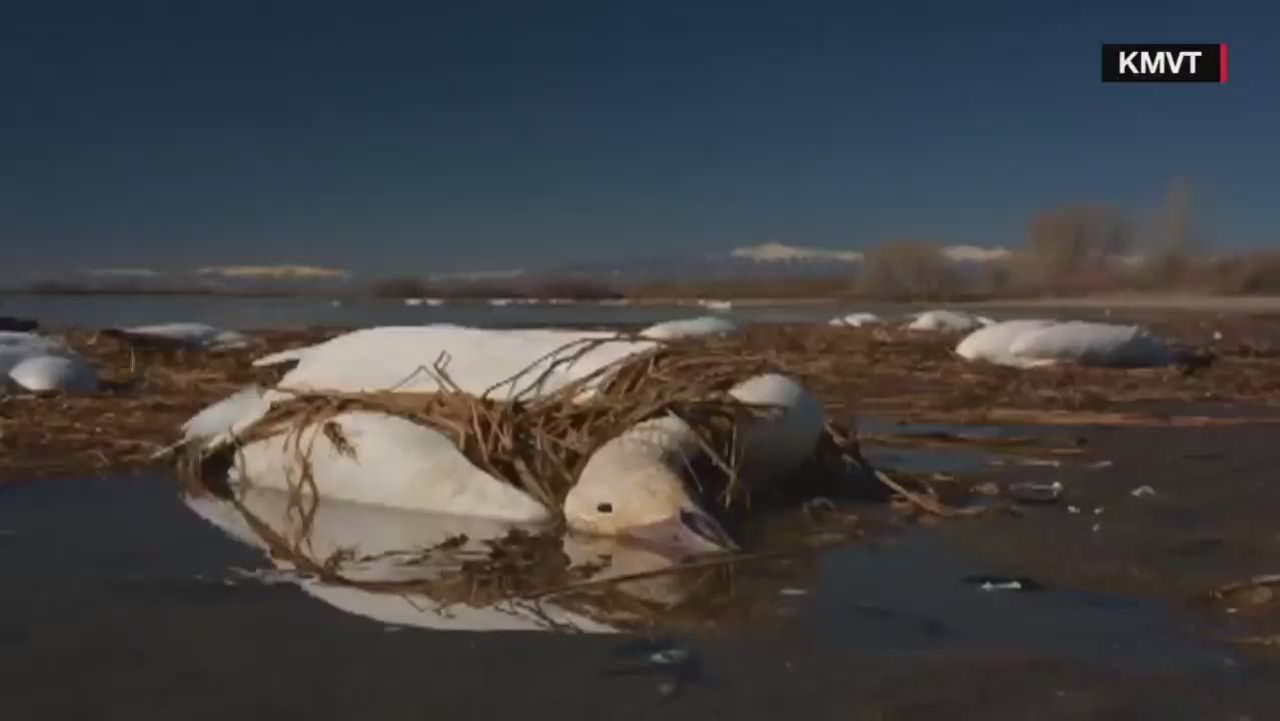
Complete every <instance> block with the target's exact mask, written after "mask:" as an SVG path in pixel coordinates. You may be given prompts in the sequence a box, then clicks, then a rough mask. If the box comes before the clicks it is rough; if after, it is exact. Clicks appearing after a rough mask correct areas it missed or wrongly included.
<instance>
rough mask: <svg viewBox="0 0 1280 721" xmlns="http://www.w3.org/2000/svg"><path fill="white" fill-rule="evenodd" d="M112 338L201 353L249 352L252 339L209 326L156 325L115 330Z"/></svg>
mask: <svg viewBox="0 0 1280 721" xmlns="http://www.w3.org/2000/svg"><path fill="white" fill-rule="evenodd" d="M110 332H111V333H112V334H114V335H117V336H120V337H122V338H126V339H129V340H134V341H142V342H152V343H167V344H171V345H179V346H186V347H189V348H198V349H201V350H230V349H233V348H245V347H248V346H249V344H250V340H249V337H248V336H246V335H245V334H243V333H239V332H237V331H233V330H226V329H224V328H218V327H215V326H212V325H209V324H207V323H156V324H154V325H139V326H133V327H130V328H113V329H111V331H110Z"/></svg>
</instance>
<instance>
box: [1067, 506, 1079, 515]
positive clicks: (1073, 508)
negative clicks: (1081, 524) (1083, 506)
mask: <svg viewBox="0 0 1280 721" xmlns="http://www.w3.org/2000/svg"><path fill="white" fill-rule="evenodd" d="M1067 513H1070V514H1071V515H1073V516H1074V515H1076V514H1078V513H1080V507H1079V506H1067Z"/></svg>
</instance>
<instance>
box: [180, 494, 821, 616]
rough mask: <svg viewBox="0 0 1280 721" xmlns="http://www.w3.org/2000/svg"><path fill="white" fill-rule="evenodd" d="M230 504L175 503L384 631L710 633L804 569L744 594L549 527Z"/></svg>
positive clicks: (740, 588) (258, 501)
mask: <svg viewBox="0 0 1280 721" xmlns="http://www.w3.org/2000/svg"><path fill="white" fill-rule="evenodd" d="M239 503H240V505H239V506H237V505H235V504H233V503H231V502H228V501H224V500H220V499H217V498H213V497H211V496H199V497H196V496H190V497H187V498H186V504H187V506H188V507H189V508H191V510H193V511H195V513H197V514H198V515H200V516H201V517H202V518H204V519H206V520H208V521H209V522H211V523H213V524H214V525H216V526H218V527H219V528H221V529H222V530H223V531H225V532H226V533H228V534H230V535H231V536H232V537H234V538H236V539H238V540H239V541H241V542H243V543H246V544H249V545H252V546H254V547H257V548H260V549H262V550H263V551H265V552H267V554H268V556H269V557H270V558H271V560H272V562H273V564H274V565H275V566H276V568H277V569H279V570H280V571H285V572H288V577H291V578H293V579H294V580H295V581H296V583H297V584H298V585H299V586H300V587H301V588H302V589H303V590H304V591H305V592H306V593H307V594H309V595H311V596H313V597H315V598H317V599H319V600H321V601H324V602H325V603H328V604H330V605H332V606H334V607H336V608H339V609H341V610H344V611H347V612H349V613H353V614H356V615H360V616H364V617H367V618H371V619H374V620H376V621H380V622H382V623H388V624H394V625H405V626H417V627H422V628H432V629H448V630H475V631H480V630H483V631H498V630H530V631H532V630H556V631H574V632H587V633H610V632H619V631H626V630H637V629H641V628H645V629H651V628H654V627H655V626H659V625H662V626H672V627H674V628H690V627H705V626H707V625H712V626H721V625H724V624H726V623H731V622H733V621H734V620H735V619H741V618H743V617H746V616H750V615H753V614H758V613H761V612H762V611H763V612H766V613H773V612H774V611H775V610H776V609H774V605H768V606H765V605H761V604H759V603H758V601H759V600H760V598H761V597H771V598H775V599H776V597H777V596H778V595H779V594H778V589H780V588H782V587H784V586H786V585H794V580H790V581H789V580H788V579H789V578H792V579H793V577H794V576H795V575H796V573H797V572H798V571H800V570H802V569H804V568H807V567H809V566H810V565H811V564H809V563H804V562H797V559H794V558H790V559H783V560H780V561H779V562H777V563H770V562H768V561H760V562H755V563H753V564H752V566H753V571H754V570H758V571H759V572H756V573H753V574H752V578H753V579H755V582H754V584H743V583H741V581H739V582H738V583H734V577H733V569H732V564H729V563H725V562H719V561H717V562H714V563H703V564H701V565H700V566H699V565H697V564H689V565H688V567H687V568H686V566H680V567H679V568H677V564H678V560H677V559H672V558H668V557H666V556H664V555H662V554H660V553H658V552H655V551H652V550H649V549H646V548H641V547H636V546H630V545H624V544H621V543H619V542H617V541H614V540H612V539H603V538H582V537H576V536H571V535H564V536H561V535H559V534H557V533H556V532H555V529H552V528H548V527H537V526H518V525H513V524H510V523H504V522H500V521H492V520H487V519H480V518H471V517H455V516H444V515H436V514H425V513H415V512H408V511H400V510H395V509H388V508H379V507H374V506H363V505H358V504H350V503H342V502H335V501H329V500H324V501H322V502H320V503H318V504H316V505H315V507H314V509H313V511H311V512H310V513H304V512H301V511H300V509H298V508H297V507H294V506H291V503H290V497H289V496H288V495H287V494H285V493H281V492H278V491H272V490H265V489H246V490H244V492H243V494H242V495H241V497H240V500H239ZM309 510H311V509H309ZM780 574H781V575H780ZM753 594H754V595H753ZM753 599H755V601H753ZM774 615H776V613H774Z"/></svg>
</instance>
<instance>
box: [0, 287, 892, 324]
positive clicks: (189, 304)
mask: <svg viewBox="0 0 1280 721" xmlns="http://www.w3.org/2000/svg"><path fill="white" fill-rule="evenodd" d="M852 310H869V311H873V312H877V313H885V314H889V315H893V314H895V313H896V312H897V311H898V310H900V309H897V308H895V307H892V306H883V305H874V304H873V305H870V306H859V307H858V308H853V309H845V308H842V307H841V306H838V305H834V304H822V305H810V306H806V305H795V306H739V307H735V308H732V309H729V310H727V311H710V310H708V309H706V308H703V307H700V306H698V305H696V304H692V303H690V304H688V305H616V304H614V305H607V304H601V303H566V304H557V305H552V304H549V303H540V304H538V305H520V304H511V305H505V306H495V305H490V304H488V303H486V302H468V303H449V304H446V305H441V306H428V305H425V304H423V305H416V306H410V305H406V304H405V303H403V302H402V301H399V300H388V299H372V298H363V299H361V298H355V299H351V298H347V299H342V300H337V299H331V298H323V297H308V298H237V297H220V296H127V295H103V296H53V295H6V296H0V315H9V316H16V317H22V318H33V319H36V320H38V321H40V322H41V323H42V324H44V325H46V326H50V327H66V326H75V327H103V326H119V325H142V324H147V323H161V322H167V321H175V320H181V321H200V322H205V323H211V324H213V325H217V326H221V327H226V328H238V329H284V328H297V327H305V326H333V327H354V326H366V325H393V324H406V325H415V324H421V323H443V322H447V323H460V324H463V325H476V326H487V327H514V326H526V325H597V324H599V325H615V324H652V323H657V322H661V321H665V320H671V319H674V318H687V317H689V316H691V315H704V314H712V313H713V314H716V315H723V316H725V317H729V318H737V319H741V320H752V321H769V322H811V321H823V322H825V321H827V320H829V319H831V318H833V317H835V316H836V315H837V314H843V313H847V312H850V311H852Z"/></svg>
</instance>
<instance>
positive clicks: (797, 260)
mask: <svg viewBox="0 0 1280 721" xmlns="http://www.w3.org/2000/svg"><path fill="white" fill-rule="evenodd" d="M942 252H943V254H944V255H946V257H947V258H948V259H949V260H950V261H951V262H952V263H953V264H954V265H955V266H956V267H957V269H958V270H960V271H961V272H965V271H973V272H976V271H978V270H980V269H981V268H982V267H983V266H985V264H987V263H989V262H992V261H995V260H999V259H1002V258H1005V257H1008V256H1009V251H1008V250H1007V249H1004V248H982V247H977V246H971V245H956V246H947V247H945V248H943V251H942ZM863 258H864V255H863V253H862V252H861V251H857V250H847V249H833V248H812V247H802V246H794V245H786V244H783V243H763V244H760V245H753V246H744V247H740V248H734V249H732V250H730V251H728V252H724V253H716V254H708V255H702V256H687V257H679V256H637V257H628V258H622V259H618V258H612V259H579V260H574V261H568V262H562V263H548V264H544V265H541V266H539V267H530V268H510V269H503V270H476V271H471V272H452V273H436V274H428V273H423V274H422V275H421V276H418V277H419V279H421V280H425V281H427V282H428V283H444V284H450V285H459V284H460V285H466V284H486V285H487V284H508V283H509V284H513V285H525V284H536V283H538V282H539V281H545V280H550V279H557V280H582V281H591V282H596V283H605V284H610V285H615V286H626V285H634V284H640V283H658V282H676V283H678V282H685V281H694V280H730V279H742V280H752V279H774V278H787V277H796V278H804V277H809V278H812V277H823V276H826V277H830V276H842V275H847V274H851V273H853V272H856V270H857V268H858V266H859V265H860V264H861V263H862V262H863ZM388 275H397V276H411V275H414V274H413V273H412V271H408V270H405V271H397V272H392V273H388ZM372 280H375V278H372V277H363V278H360V277H356V276H355V275H354V274H353V273H351V272H349V271H347V270H344V269H341V268H327V267H319V266H311V265H302V264H286V265H228V266H211V267H204V268H197V269H191V270H183V271H162V270H156V269H152V268H146V267H121V268H95V269H90V270H85V271H80V272H75V273H66V274H61V275H58V276H50V277H45V278H42V279H40V281H39V283H38V284H39V286H41V287H44V288H45V289H56V288H59V287H67V288H71V287H78V288H81V289H102V290H115V291H122V290H140V291H150V292H156V291H164V290H181V289H185V290H200V291H209V292H250V291H261V290H270V291H278V292H346V291H351V290H359V289H362V288H364V287H365V286H366V285H367V284H368V282H369V281H372Z"/></svg>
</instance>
